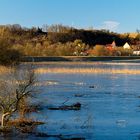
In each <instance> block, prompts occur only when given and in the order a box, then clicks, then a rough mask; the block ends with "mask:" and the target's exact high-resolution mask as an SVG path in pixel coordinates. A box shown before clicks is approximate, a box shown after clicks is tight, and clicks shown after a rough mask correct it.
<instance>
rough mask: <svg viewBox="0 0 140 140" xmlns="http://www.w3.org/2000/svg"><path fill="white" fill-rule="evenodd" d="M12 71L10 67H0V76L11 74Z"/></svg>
mask: <svg viewBox="0 0 140 140" xmlns="http://www.w3.org/2000/svg"><path fill="white" fill-rule="evenodd" d="M13 70H14V69H12V68H10V67H5V66H0V74H7V73H11V72H12V71H13Z"/></svg>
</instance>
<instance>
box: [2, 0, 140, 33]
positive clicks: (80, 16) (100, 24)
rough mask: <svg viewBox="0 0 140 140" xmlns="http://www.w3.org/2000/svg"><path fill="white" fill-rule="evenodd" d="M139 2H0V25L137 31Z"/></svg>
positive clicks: (139, 0)
mask: <svg viewBox="0 0 140 140" xmlns="http://www.w3.org/2000/svg"><path fill="white" fill-rule="evenodd" d="M139 6H140V0H0V24H21V25H22V26H26V27H32V26H40V27H41V26H42V25H43V24H48V25H50V24H64V25H69V26H75V27H77V28H88V27H93V28H94V29H109V30H111V31H115V32H135V31H136V29H140V16H139V14H140V8H139Z"/></svg>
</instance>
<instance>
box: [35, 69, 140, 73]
mask: <svg viewBox="0 0 140 140" xmlns="http://www.w3.org/2000/svg"><path fill="white" fill-rule="evenodd" d="M35 73H37V74H46V73H58V74H59V73H60V74H105V73H106V74H140V70H139V69H102V68H38V69H35Z"/></svg>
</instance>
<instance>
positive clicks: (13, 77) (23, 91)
mask: <svg viewBox="0 0 140 140" xmlns="http://www.w3.org/2000/svg"><path fill="white" fill-rule="evenodd" d="M35 82H36V78H35V74H34V71H33V69H30V70H27V69H22V70H15V69H14V70H13V69H12V70H9V72H7V73H6V74H3V75H1V76H0V108H1V113H2V115H1V127H4V126H5V123H6V119H7V118H9V117H11V115H12V114H13V113H15V112H16V111H18V109H19V104H20V101H21V100H23V99H24V98H25V97H29V96H30V95H32V94H33V93H34V91H35V86H34V85H35Z"/></svg>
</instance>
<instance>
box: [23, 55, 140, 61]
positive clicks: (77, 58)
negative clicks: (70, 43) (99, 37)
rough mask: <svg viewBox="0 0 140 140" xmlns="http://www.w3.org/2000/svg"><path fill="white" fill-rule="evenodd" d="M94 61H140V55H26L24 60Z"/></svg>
mask: <svg viewBox="0 0 140 140" xmlns="http://www.w3.org/2000/svg"><path fill="white" fill-rule="evenodd" d="M92 61H93V62H94V61H128V62H130V61H134V62H137V61H140V56H101V57H90V56H48V57H43V56H24V57H23V58H22V62H92Z"/></svg>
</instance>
